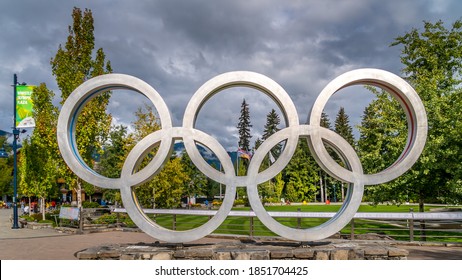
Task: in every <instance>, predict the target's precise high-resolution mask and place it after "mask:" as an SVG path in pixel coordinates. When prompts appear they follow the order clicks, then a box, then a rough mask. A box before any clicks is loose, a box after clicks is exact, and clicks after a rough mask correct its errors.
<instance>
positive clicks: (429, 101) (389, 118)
mask: <svg viewBox="0 0 462 280" xmlns="http://www.w3.org/2000/svg"><path fill="white" fill-rule="evenodd" d="M399 45H400V46H402V49H401V62H402V63H403V65H404V68H403V73H404V74H405V75H406V79H407V80H408V81H409V82H410V84H411V85H412V86H413V87H414V88H415V89H416V91H417V93H418V94H419V96H420V98H421V99H422V101H423V103H424V106H425V110H426V113H427V116H428V128H429V130H428V137H427V142H426V146H425V148H424V151H423V153H422V155H421V156H420V158H419V160H418V161H417V163H416V164H415V165H414V166H413V168H412V169H411V170H410V171H408V172H407V173H406V174H405V175H404V176H401V177H400V178H398V179H397V180H395V181H393V182H390V183H388V184H384V185H380V186H373V187H369V188H368V189H367V190H368V193H369V194H372V195H371V197H372V198H373V199H374V201H376V202H379V201H385V200H395V201H397V202H402V201H404V200H408V199H413V200H416V201H419V204H420V207H419V208H420V211H423V206H424V203H425V202H453V203H460V202H461V201H462V189H461V188H460V183H461V171H460V167H459V166H460V162H461V159H462V153H461V148H460V147H461V144H462V143H461V139H462V135H461V133H462V130H461V129H460V128H461V127H460V126H461V125H460V123H461V122H462V114H461V112H462V110H461V109H462V105H461V102H460V101H461V90H460V88H461V87H460V85H461V77H462V76H461V69H462V22H461V21H460V20H459V21H456V22H455V23H453V24H452V27H451V29H447V28H446V27H445V26H444V24H443V22H442V21H438V22H436V23H430V22H424V29H423V30H419V29H416V28H414V29H412V30H411V31H410V32H408V33H406V34H405V35H403V36H400V37H397V38H396V39H395V41H394V42H393V43H392V46H399ZM387 99H389V98H384V97H383V96H381V94H379V96H378V101H377V102H374V103H372V104H371V105H370V106H369V107H368V108H367V109H366V111H365V116H364V117H363V123H362V125H361V128H360V131H361V134H363V133H364V139H363V140H361V139H360V144H359V146H360V153H361V154H362V156H363V161H364V165H365V169H366V170H368V171H369V172H373V171H375V170H381V169H382V167H384V166H388V165H389V163H390V161H392V160H391V159H392V158H393V160H396V159H398V156H399V152H400V151H402V147H403V145H404V143H405V142H404V141H405V140H404V137H403V136H404V135H405V134H406V133H405V126H404V125H403V123H404V117H403V113H402V111H404V110H403V109H402V108H400V107H399V106H397V102H396V101H390V100H387ZM377 103H382V104H377ZM378 115H383V117H382V118H379V119H378V120H377V119H376V120H373V118H377V116H378ZM373 128H378V132H372V129H373ZM366 136H368V137H370V138H369V139H368V140H366ZM390 136H391V137H390ZM374 161H375V162H374Z"/></svg>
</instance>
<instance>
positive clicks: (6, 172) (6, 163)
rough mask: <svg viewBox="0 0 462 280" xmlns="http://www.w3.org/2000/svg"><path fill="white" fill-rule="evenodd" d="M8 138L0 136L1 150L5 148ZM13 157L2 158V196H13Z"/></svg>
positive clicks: (0, 178)
mask: <svg viewBox="0 0 462 280" xmlns="http://www.w3.org/2000/svg"><path fill="white" fill-rule="evenodd" d="M5 143H6V137H4V136H0V148H2V147H5V151H8V149H7V147H6V145H5ZM12 181H13V157H8V158H0V195H12V194H13V186H12V185H11V182H12Z"/></svg>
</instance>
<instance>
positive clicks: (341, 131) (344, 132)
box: [335, 107, 355, 148]
mask: <svg viewBox="0 0 462 280" xmlns="http://www.w3.org/2000/svg"><path fill="white" fill-rule="evenodd" d="M335 132H336V133H337V134H338V135H340V136H342V137H343V138H344V139H345V140H346V141H347V142H348V143H350V145H351V146H352V147H353V148H355V139H354V137H353V128H352V127H351V125H350V120H349V117H348V115H347V114H346V113H345V108H343V107H340V109H339V111H338V113H337V117H336V118H335Z"/></svg>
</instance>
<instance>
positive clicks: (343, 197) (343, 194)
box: [340, 183, 345, 202]
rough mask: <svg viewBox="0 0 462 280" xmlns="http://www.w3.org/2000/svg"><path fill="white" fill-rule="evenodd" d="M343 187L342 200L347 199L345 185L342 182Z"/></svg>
mask: <svg viewBox="0 0 462 280" xmlns="http://www.w3.org/2000/svg"><path fill="white" fill-rule="evenodd" d="M340 187H341V188H342V202H343V201H345V185H344V184H343V183H341V184H340Z"/></svg>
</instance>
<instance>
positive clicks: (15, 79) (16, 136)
mask: <svg viewBox="0 0 462 280" xmlns="http://www.w3.org/2000/svg"><path fill="white" fill-rule="evenodd" d="M17 85H18V76H17V75H16V74H14V75H13V90H14V98H13V226H12V229H18V228H19V226H18V202H17V196H18V155H17V150H18V139H19V133H20V131H19V129H18V128H17V127H16V98H17V89H16V86H17ZM22 85H26V84H25V83H23V84H22Z"/></svg>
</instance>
